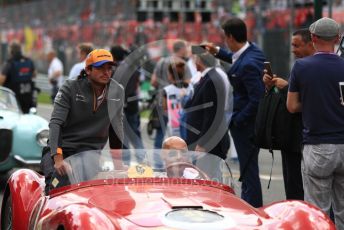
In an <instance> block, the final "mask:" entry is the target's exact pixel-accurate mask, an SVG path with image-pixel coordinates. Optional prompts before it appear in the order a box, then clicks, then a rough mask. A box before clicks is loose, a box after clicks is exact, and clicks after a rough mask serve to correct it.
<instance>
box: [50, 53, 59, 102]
mask: <svg viewBox="0 0 344 230" xmlns="http://www.w3.org/2000/svg"><path fill="white" fill-rule="evenodd" d="M47 59H48V62H49V68H48V79H49V82H50V84H51V87H52V88H51V101H52V102H54V99H55V96H56V94H57V92H58V90H59V88H60V87H61V86H62V84H63V64H62V62H61V60H60V59H59V58H58V57H57V56H56V51H55V50H50V51H49V52H48V54H47Z"/></svg>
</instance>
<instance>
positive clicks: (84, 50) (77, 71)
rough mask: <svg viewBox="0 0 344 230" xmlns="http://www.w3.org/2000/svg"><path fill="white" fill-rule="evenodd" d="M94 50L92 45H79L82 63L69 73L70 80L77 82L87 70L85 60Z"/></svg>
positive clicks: (77, 64) (74, 66)
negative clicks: (82, 72)
mask: <svg viewBox="0 0 344 230" xmlns="http://www.w3.org/2000/svg"><path fill="white" fill-rule="evenodd" d="M92 50H93V45H92V44H91V43H80V44H79V45H78V56H79V60H80V62H78V63H76V64H75V65H73V67H72V68H71V70H70V72H69V76H68V79H70V80H76V79H77V78H78V76H79V74H80V72H81V70H83V69H84V68H85V60H86V57H87V55H88V54H89V53H90V52H91V51H92Z"/></svg>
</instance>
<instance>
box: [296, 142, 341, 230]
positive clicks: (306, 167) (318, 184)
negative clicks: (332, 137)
mask: <svg viewBox="0 0 344 230" xmlns="http://www.w3.org/2000/svg"><path fill="white" fill-rule="evenodd" d="M301 169H302V179H303V187H304V192H305V201H307V202H309V203H311V204H314V205H316V206H318V207H319V208H320V209H322V210H323V211H324V212H326V213H327V215H330V208H331V204H332V208H333V213H334V218H335V222H336V227H337V229H344V144H318V145H305V146H304V149H303V159H302V163H301Z"/></svg>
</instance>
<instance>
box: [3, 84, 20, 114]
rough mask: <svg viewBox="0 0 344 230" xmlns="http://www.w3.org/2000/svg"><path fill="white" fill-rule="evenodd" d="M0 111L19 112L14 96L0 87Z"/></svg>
mask: <svg viewBox="0 0 344 230" xmlns="http://www.w3.org/2000/svg"><path fill="white" fill-rule="evenodd" d="M0 109H4V110H10V111H14V112H19V108H18V103H17V100H16V98H15V96H14V94H13V93H11V92H10V91H8V90H6V89H4V88H2V87H0Z"/></svg>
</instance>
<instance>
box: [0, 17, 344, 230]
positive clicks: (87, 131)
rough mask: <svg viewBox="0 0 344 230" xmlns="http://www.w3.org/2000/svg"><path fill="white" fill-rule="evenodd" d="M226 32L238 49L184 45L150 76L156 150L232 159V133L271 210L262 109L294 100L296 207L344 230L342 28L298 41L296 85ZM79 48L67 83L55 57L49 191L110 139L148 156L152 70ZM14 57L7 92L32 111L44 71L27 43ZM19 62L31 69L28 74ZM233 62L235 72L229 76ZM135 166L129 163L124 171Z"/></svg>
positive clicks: (257, 200)
mask: <svg viewBox="0 0 344 230" xmlns="http://www.w3.org/2000/svg"><path fill="white" fill-rule="evenodd" d="M222 29H223V32H224V40H225V43H226V45H227V47H228V48H229V50H227V49H225V48H222V47H219V46H217V45H215V44H214V43H212V42H206V43H202V44H201V45H200V46H197V47H195V46H194V47H192V48H193V49H192V55H191V54H190V51H189V48H190V47H189V44H188V43H186V42H185V41H183V40H176V41H175V42H174V43H173V46H172V51H173V52H172V55H171V56H169V57H162V58H161V59H160V60H159V61H158V62H157V64H156V66H155V68H154V70H153V71H152V74H151V76H150V77H151V84H152V86H153V87H155V88H156V90H157V93H156V101H157V102H156V108H155V109H156V111H157V113H156V114H157V115H158V120H160V126H159V127H155V129H156V132H155V134H156V136H155V141H154V147H155V148H156V149H160V148H162V147H164V148H166V145H169V143H170V140H171V139H168V140H169V141H165V142H164V141H163V140H164V138H165V137H171V136H173V137H174V138H172V140H177V142H178V143H179V144H180V143H182V144H183V149H189V150H191V151H199V152H207V153H209V154H213V155H216V156H218V157H220V158H222V159H224V160H225V159H226V158H227V154H228V150H229V148H230V139H229V134H230V135H231V136H232V138H233V140H234V146H235V148H236V150H237V154H238V159H239V166H240V179H239V180H240V181H242V187H241V197H242V199H243V200H245V201H246V202H248V203H249V204H251V205H252V206H253V207H261V206H262V205H263V197H262V196H263V195H262V189H261V183H260V178H259V165H258V154H259V150H260V147H261V145H260V143H259V142H257V141H256V138H255V134H257V133H256V131H257V129H256V127H257V121H258V120H257V113H258V111H262V110H264V109H266V110H268V109H269V107H266V108H262V103H261V102H262V100H264V99H266V98H268V97H269V95H272V94H274V95H278V96H279V97H280V98H284V99H281V100H284V101H283V103H280V104H279V105H278V106H279V107H280V108H279V109H281V111H284V112H282V113H284V114H286V115H287V116H290V119H291V122H292V123H291V124H292V125H291V126H290V129H291V131H290V133H291V135H290V136H288V137H285V139H286V140H285V141H286V142H287V143H288V145H287V147H286V146H283V147H279V148H277V149H279V150H281V153H282V167H283V177H284V185H285V192H286V198H287V199H298V200H305V201H307V202H310V203H312V204H314V205H316V206H318V207H319V208H320V209H322V210H323V211H324V212H326V213H327V214H328V215H330V212H331V211H332V212H333V220H335V223H336V226H337V227H338V229H342V228H344V211H343V210H344V208H343V206H344V201H343V199H342V193H341V191H343V189H344V188H343V185H344V181H343V180H344V178H343V175H344V166H343V159H344V156H343V154H344V150H343V144H344V107H343V101H342V100H343V98H341V95H342V92H340V87H339V86H340V83H342V82H344V60H343V59H342V58H341V57H339V56H338V55H336V54H335V50H334V49H335V45H336V44H337V43H338V41H339V38H340V26H339V24H338V23H337V22H336V21H334V20H333V19H330V18H326V17H324V18H321V19H319V20H317V21H315V22H313V23H312V24H311V25H310V27H309V28H306V29H301V30H297V31H295V32H294V33H293V35H292V43H291V46H292V52H293V53H294V55H295V57H296V58H297V60H296V61H295V64H294V65H293V67H292V69H291V72H290V77H289V80H287V78H282V77H279V76H276V75H272V74H271V73H269V72H268V71H267V70H266V69H264V62H265V61H266V57H265V55H264V53H263V52H262V50H261V49H260V48H259V47H258V46H257V45H255V44H254V43H252V42H250V41H249V39H248V36H247V34H248V32H247V26H246V24H245V22H244V21H243V20H241V19H239V18H230V19H228V20H226V21H225V22H224V23H223V24H222ZM78 47H79V49H80V61H81V62H80V63H78V66H79V67H78V70H77V71H76V72H78V73H77V74H74V73H75V68H73V69H72V70H71V77H70V79H68V80H66V81H65V82H63V80H62V79H63V78H61V73H62V72H63V66H62V64H61V61H59V60H58V59H57V58H56V52H54V51H53V50H51V51H50V52H49V53H48V56H47V58H48V60H49V62H50V65H49V69H48V71H47V72H48V78H49V81H50V83H51V85H52V93H51V96H52V100H53V105H54V109H53V112H52V116H51V120H50V123H49V127H50V135H49V145H48V148H46V149H45V154H44V156H43V159H42V167H43V172H44V174H45V177H46V186H47V187H46V192H48V191H49V189H51V188H52V187H56V184H54V183H52V181H51V180H52V178H51V177H52V173H53V172H54V171H55V172H57V173H58V174H60V175H64V174H65V173H66V171H67V170H68V169H67V168H66V167H67V166H66V164H64V162H63V159H64V158H65V157H68V156H71V155H73V154H76V153H77V152H79V151H85V150H97V149H102V148H103V147H104V146H105V145H106V142H107V140H109V144H110V148H111V149H117V150H119V149H125V148H130V145H132V148H135V149H139V148H144V143H143V141H142V138H141V133H140V132H141V128H140V114H139V110H138V101H137V92H138V89H139V88H138V85H139V76H140V73H141V72H142V66H139V65H137V63H132V62H131V61H130V60H128V59H126V57H128V56H130V52H131V51H130V50H126V49H125V48H124V47H123V46H120V45H116V46H113V47H112V48H111V50H110V51H109V50H106V49H94V48H93V45H92V44H80V45H79V46H78ZM85 47H86V48H85ZM11 54H12V57H11V58H10V59H9V61H8V63H7V65H5V68H4V69H3V70H2V75H1V77H0V83H1V84H4V85H5V86H8V87H9V88H12V89H13V90H14V91H15V92H16V93H17V94H18V100H19V102H20V104H21V106H22V108H23V111H24V112H27V109H24V108H27V105H26V102H25V101H24V100H21V98H22V97H23V95H22V94H21V93H22V91H21V89H22V88H23V87H22V86H21V84H26V83H27V82H29V83H30V84H31V81H32V78H33V77H34V75H35V74H34V73H35V68H34V66H33V65H32V63H31V62H30V59H29V58H26V57H24V56H23V55H22V54H21V52H20V46H19V45H18V44H14V45H13V46H11ZM18 63H24V64H25V65H24V64H22V65H23V66H22V67H23V68H24V69H25V73H24V72H23V71H21V70H20V69H21V68H20V65H19V67H18ZM223 63H227V65H228V64H229V65H230V68H223V65H222V64H223ZM72 73H73V74H72ZM18 79H20V81H18ZM18 86H19V91H18ZM24 88H25V87H24ZM23 93H27V92H26V91H25V92H24V91H23ZM30 93H31V88H30V90H29V94H30ZM24 97H25V95H24ZM283 109H284V110H283ZM287 110H288V111H287ZM80 111H82V112H80ZM267 112H269V111H267ZM294 113H296V114H294ZM276 114H277V115H276V116H279V115H280V113H276ZM342 115H343V116H342ZM260 125H262V124H260ZM175 136H178V137H179V138H178V139H176V138H175ZM173 142H174V141H172V143H173ZM184 143H186V145H185V144H184ZM168 148H171V147H168ZM271 148H273V147H271ZM275 149H276V146H275ZM117 153H119V154H120V151H119V152H117ZM129 160H130V159H125V158H123V162H124V163H128V161H129ZM156 167H159V165H157V166H156Z"/></svg>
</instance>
